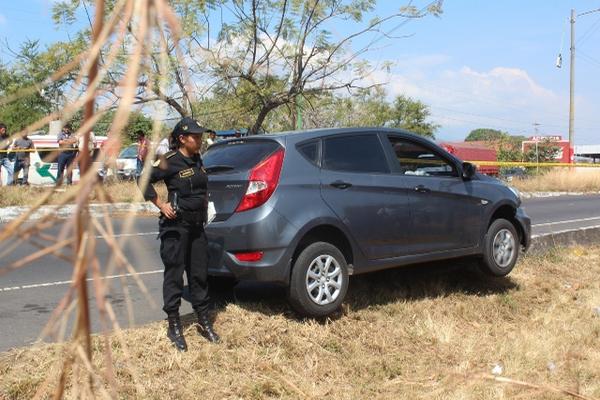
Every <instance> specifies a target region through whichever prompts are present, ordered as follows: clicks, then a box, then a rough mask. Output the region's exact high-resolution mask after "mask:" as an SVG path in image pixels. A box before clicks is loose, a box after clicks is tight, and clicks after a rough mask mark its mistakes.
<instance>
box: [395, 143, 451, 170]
mask: <svg viewBox="0 0 600 400" xmlns="http://www.w3.org/2000/svg"><path fill="white" fill-rule="evenodd" d="M388 139H389V144H390V145H391V146H392V149H393V150H394V153H395V154H396V159H397V161H398V165H399V171H400V173H401V174H403V175H416V176H458V173H457V171H456V167H455V166H454V164H453V163H451V162H449V161H448V160H446V159H444V158H443V157H441V156H440V155H439V154H438V153H437V152H435V150H433V149H431V148H429V147H426V146H424V145H421V144H419V143H416V142H413V141H410V140H406V139H403V138H400V137H394V136H390V137H388Z"/></svg>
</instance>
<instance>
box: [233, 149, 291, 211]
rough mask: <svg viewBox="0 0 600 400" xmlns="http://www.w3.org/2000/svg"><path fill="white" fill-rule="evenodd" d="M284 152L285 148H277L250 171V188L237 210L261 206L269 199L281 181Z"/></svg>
mask: <svg viewBox="0 0 600 400" xmlns="http://www.w3.org/2000/svg"><path fill="white" fill-rule="evenodd" d="M284 154H285V151H284V149H280V150H277V151H276V152H275V153H273V154H271V155H270V156H269V157H268V158H266V159H264V160H263V161H261V162H260V163H259V164H258V165H256V166H255V167H254V168H253V169H252V170H251V171H250V176H249V177H248V180H249V181H250V182H249V183H248V189H247V190H246V194H244V197H243V198H242V201H240V204H239V205H238V207H237V209H236V210H235V211H236V212H241V211H247V210H251V209H253V208H256V207H260V206H262V205H263V204H265V203H266V202H267V200H269V198H270V197H271V195H272V194H273V192H274V191H275V189H276V188H277V184H278V183H279V174H280V173H281V166H282V165H283V156H284Z"/></svg>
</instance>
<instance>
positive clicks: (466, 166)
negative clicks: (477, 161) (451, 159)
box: [462, 162, 477, 180]
mask: <svg viewBox="0 0 600 400" xmlns="http://www.w3.org/2000/svg"><path fill="white" fill-rule="evenodd" d="M476 170H477V167H475V165H473V164H471V163H469V162H464V163H463V164H462V177H463V179H464V180H470V179H472V178H473V177H474V176H475V171H476Z"/></svg>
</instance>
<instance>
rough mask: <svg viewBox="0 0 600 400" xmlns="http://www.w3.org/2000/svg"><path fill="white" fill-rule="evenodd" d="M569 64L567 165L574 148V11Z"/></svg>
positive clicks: (573, 11) (571, 20)
mask: <svg viewBox="0 0 600 400" xmlns="http://www.w3.org/2000/svg"><path fill="white" fill-rule="evenodd" d="M570 22H571V64H570V67H569V68H570V78H569V163H571V162H573V156H574V155H573V149H574V148H575V126H574V124H575V10H574V9H571V19H570Z"/></svg>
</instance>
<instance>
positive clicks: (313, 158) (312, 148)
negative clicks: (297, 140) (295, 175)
mask: <svg viewBox="0 0 600 400" xmlns="http://www.w3.org/2000/svg"><path fill="white" fill-rule="evenodd" d="M298 151H299V152H300V154H302V155H303V156H304V158H306V159H307V160H308V161H310V162H311V163H312V164H315V165H318V164H319V142H318V141H317V140H313V141H310V142H308V143H301V144H299V145H298Z"/></svg>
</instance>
